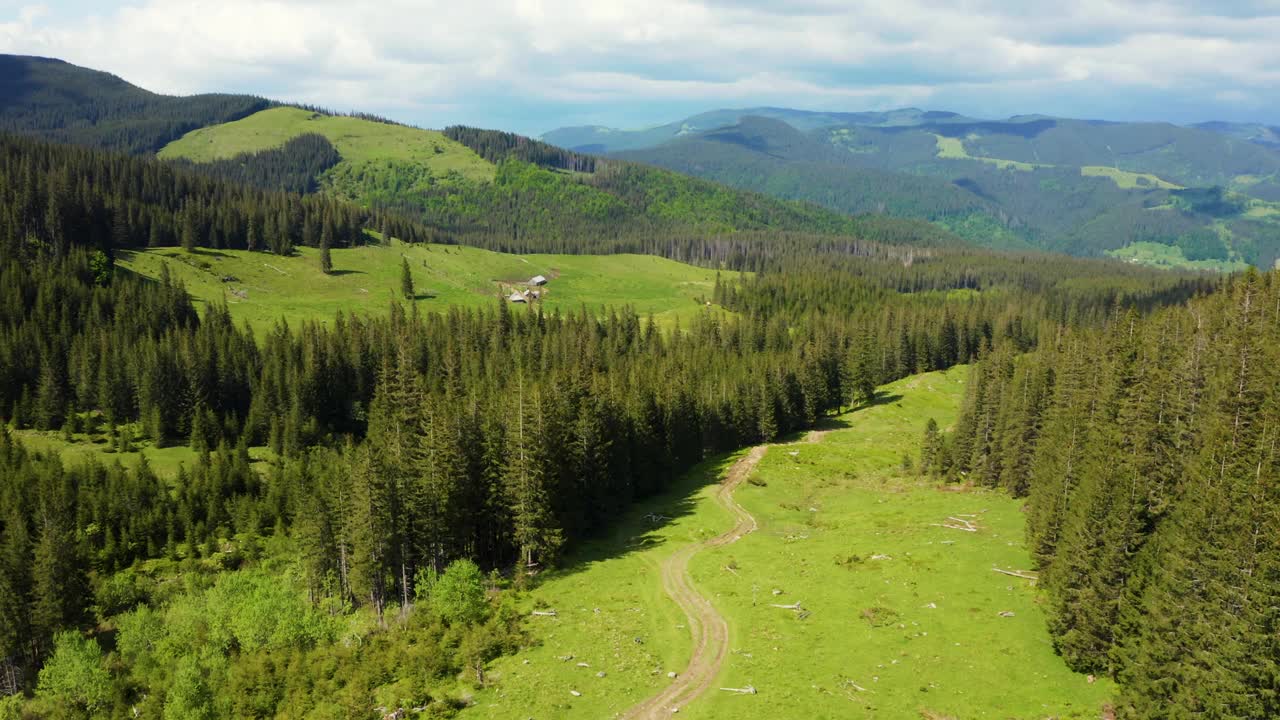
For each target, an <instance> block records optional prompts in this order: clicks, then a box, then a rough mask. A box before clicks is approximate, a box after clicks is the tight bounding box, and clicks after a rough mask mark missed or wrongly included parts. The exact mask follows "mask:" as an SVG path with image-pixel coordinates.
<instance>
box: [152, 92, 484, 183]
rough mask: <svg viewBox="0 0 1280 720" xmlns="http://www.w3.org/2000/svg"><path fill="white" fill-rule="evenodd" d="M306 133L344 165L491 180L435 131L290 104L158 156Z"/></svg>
mask: <svg viewBox="0 0 1280 720" xmlns="http://www.w3.org/2000/svg"><path fill="white" fill-rule="evenodd" d="M308 133H315V134H318V135H323V136H324V137H325V138H327V139H328V140H329V142H331V143H333V146H334V147H335V148H336V149H337V150H338V153H339V154H341V155H342V162H343V163H345V164H349V165H364V164H367V163H370V162H374V161H395V162H402V163H413V164H415V165H418V166H421V167H425V168H427V169H429V170H430V171H431V174H432V175H434V176H438V177H444V176H447V175H448V174H449V173H457V174H458V175H459V176H461V177H463V178H466V179H468V180H492V179H493V172H494V168H493V165H492V164H490V163H487V162H485V161H484V160H482V159H481V158H480V156H479V155H476V154H475V153H474V152H472V151H471V150H470V149H469V148H467V147H466V146H464V145H461V144H459V143H457V142H454V141H453V140H450V139H449V138H447V137H445V136H444V134H442V133H440V132H437V131H435V130H422V129H420V128H413V127H407V126H404V125H393V124H390V123H381V122H376V121H373V120H366V119H363V118H356V117H343V116H335V115H323V114H320V113H316V112H312V111H310V110H302V109H300V108H294V107H277V108H271V109H269V110H263V111H262V112H259V113H255V114H253V115H250V116H249V117H246V118H244V119H241V120H237V121H235V122H230V123H225V124H222V125H214V126H211V127H205V128H200V129H198V130H193V131H192V132H190V133H187V134H186V135H184V136H183V137H181V138H180V139H178V140H175V141H174V142H172V143H170V144H169V145H168V146H166V147H165V148H164V149H163V150H161V151H160V152H159V153H158V155H159V157H161V158H186V159H188V160H193V161H195V162H210V161H213V160H222V159H226V158H231V157H235V156H236V155H240V154H243V153H253V152H259V151H262V150H268V149H271V148H277V147H280V146H282V145H284V144H285V143H286V142H287V141H289V140H291V139H293V138H295V137H298V136H299V135H305V134H308Z"/></svg>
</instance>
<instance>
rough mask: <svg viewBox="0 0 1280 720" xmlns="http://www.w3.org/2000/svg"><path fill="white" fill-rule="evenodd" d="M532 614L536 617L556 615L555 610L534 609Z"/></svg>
mask: <svg viewBox="0 0 1280 720" xmlns="http://www.w3.org/2000/svg"><path fill="white" fill-rule="evenodd" d="M530 614H531V615H533V616H535V617H556V611H555V610H534V611H533V612H532V613H530Z"/></svg>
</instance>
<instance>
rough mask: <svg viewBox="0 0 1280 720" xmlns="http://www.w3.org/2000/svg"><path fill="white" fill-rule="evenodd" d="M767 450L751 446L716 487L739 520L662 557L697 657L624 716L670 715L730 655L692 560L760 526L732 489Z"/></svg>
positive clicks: (720, 619) (644, 719)
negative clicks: (691, 569) (694, 575)
mask: <svg viewBox="0 0 1280 720" xmlns="http://www.w3.org/2000/svg"><path fill="white" fill-rule="evenodd" d="M766 450H768V446H767V445H760V446H758V447H754V448H752V449H751V450H750V452H748V453H747V454H746V455H745V456H744V457H743V458H742V459H741V460H739V461H738V462H736V463H734V464H733V467H731V468H729V473H728V474H727V475H726V476H725V479H724V482H722V483H721V484H720V487H719V489H718V490H717V491H716V501H717V502H719V503H720V504H721V505H723V506H724V508H725V509H727V510H728V511H729V512H730V513H732V514H733V516H734V519H735V520H736V522H735V523H734V526H733V528H732V529H731V530H729V531H728V532H726V533H724V534H722V535H717V536H716V537H713V538H711V539H710V540H706V541H704V542H701V543H692V544H690V545H686V546H685V547H682V548H680V549H679V550H677V551H676V552H675V554H673V555H672V556H671V557H669V558H667V559H666V560H665V561H663V563H662V566H661V571H662V586H663V588H664V589H665V590H666V591H667V594H668V595H670V596H671V599H673V600H675V601H676V604H677V605H679V606H680V609H682V610H684V614H685V615H686V616H687V624H688V627H689V630H690V632H691V633H692V634H693V657H692V658H690V660H689V667H687V668H685V669H684V672H682V673H680V674H679V675H677V676H676V678H675V679H674V680H672V681H671V684H670V685H668V686H667V687H665V688H663V690H662V692H659V693H658V694H657V695H654V696H653V697H651V698H649V699H648V700H645V701H644V702H642V703H640V704H638V705H636V706H635V707H633V708H631V709H630V710H628V711H627V712H626V713H624V714H623V715H621V717H622V718H624V720H649V719H650V718H669V717H671V714H672V711H673V709H675V708H680V707H683V706H684V705H686V704H688V703H689V702H692V701H693V700H694V699H696V698H697V697H698V696H699V695H701V694H703V693H704V692H706V691H707V690H708V689H709V688H710V687H711V683H712V681H713V680H715V677H716V675H717V674H719V672H720V668H721V667H723V665H724V659H725V656H727V655H728V653H729V625H728V624H727V623H726V622H725V619H724V616H723V615H721V614H720V613H718V612H716V609H715V607H713V606H712V605H711V601H709V600H707V599H706V598H705V597H703V596H702V595H701V594H699V593H698V591H697V590H696V589H695V588H694V587H693V579H692V578H691V577H689V560H690V558H692V557H693V556H694V555H696V554H697V553H698V551H700V550H702V549H704V548H709V547H720V546H723V545H728V544H729V543H732V542H734V541H736V540H737V539H738V538H740V537H742V536H743V535H746V534H747V533H749V532H752V531H754V530H755V529H756V527H757V525H756V519H755V518H754V517H752V515H751V513H749V512H747V511H746V510H745V509H743V507H742V506H741V505H739V504H738V503H736V502H734V500H733V491H734V490H735V489H736V488H737V487H738V486H739V485H741V484H742V483H743V482H744V481H745V480H746V479H747V477H748V476H749V475H751V472H752V471H753V470H755V467H756V464H757V463H759V462H760V458H762V457H764V454H765V451H766Z"/></svg>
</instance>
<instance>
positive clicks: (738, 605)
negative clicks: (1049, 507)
mask: <svg viewBox="0 0 1280 720" xmlns="http://www.w3.org/2000/svg"><path fill="white" fill-rule="evenodd" d="M966 374H967V370H966V369H964V368H956V369H953V370H951V371H949V372H947V373H933V374H926V375H919V376H915V377H911V378H908V379H906V380H902V381H899V382H897V383H894V384H892V385H889V386H887V387H885V388H883V389H882V393H883V396H882V398H881V399H880V400H878V401H877V402H876V403H875V404H874V405H872V406H870V407H864V408H861V409H858V410H855V411H853V412H850V413H847V414H844V415H840V416H837V417H835V418H833V419H831V420H829V421H828V422H827V424H826V426H825V428H826V429H824V430H822V431H819V432H818V433H815V434H814V435H813V436H811V437H809V438H807V441H805V440H796V441H793V442H788V443H779V444H774V445H770V446H769V447H768V449H767V452H766V453H765V454H764V456H763V459H762V460H761V461H760V462H759V464H758V465H757V466H755V469H754V472H753V473H752V474H751V475H750V476H749V477H748V478H747V480H746V482H745V483H744V484H742V485H740V486H739V487H738V488H737V490H736V491H735V493H734V495H735V500H736V501H737V502H738V503H740V504H741V505H742V507H744V508H745V509H746V510H747V511H748V512H749V513H751V514H752V515H753V516H754V517H755V519H756V521H757V522H758V525H759V527H758V529H757V530H755V531H754V532H751V533H750V534H748V535H746V536H745V537H743V538H742V539H741V540H739V541H737V542H736V543H733V544H731V545H727V546H724V547H719V548H708V549H704V550H702V551H701V552H699V553H698V554H696V555H694V556H693V560H692V563H691V567H690V570H691V573H692V577H693V581H694V585H695V587H696V589H697V590H698V591H699V592H701V593H702V594H703V595H705V596H707V597H708V598H710V600H711V603H712V605H713V606H714V607H715V609H716V611H717V612H719V613H722V614H723V615H724V617H725V618H726V620H727V621H728V626H729V647H728V648H727V653H726V654H725V655H724V660H723V665H722V666H721V667H720V668H718V671H717V672H716V673H715V675H714V681H713V682H711V685H710V688H709V689H708V690H707V691H706V692H705V694H704V695H702V696H701V697H700V698H699V699H697V700H696V701H694V702H692V703H689V704H688V705H687V706H680V707H679V712H680V717H685V716H686V715H687V716H689V717H694V718H715V717H730V716H732V717H735V718H778V717H793V716H795V714H796V713H797V712H798V709H799V708H803V709H804V710H803V714H804V715H805V716H806V717H831V718H835V717H841V718H862V717H866V718H873V717H903V718H906V717H930V718H942V717H964V718H983V717H991V718H1002V719H1003V718H1020V719H1025V720H1032V719H1035V718H1043V717H1059V718H1080V719H1081V720H1083V719H1085V718H1096V717H1097V716H1098V714H1099V712H1100V711H1101V708H1102V706H1103V704H1104V703H1105V702H1106V701H1107V699H1108V696H1109V694H1110V693H1111V691H1112V685H1111V683H1109V682H1107V681H1102V682H1098V683H1093V682H1092V681H1090V680H1089V679H1087V678H1086V677H1085V676H1084V675H1080V674H1076V673H1072V672H1070V671H1069V670H1068V669H1067V668H1066V667H1065V665H1064V664H1063V662H1062V660H1061V659H1060V658H1058V657H1056V656H1055V654H1054V652H1053V650H1052V648H1051V647H1050V646H1049V644H1048V643H1047V642H1045V639H1044V637H1043V632H1044V630H1043V628H1044V622H1045V619H1044V613H1043V610H1042V609H1041V607H1040V605H1039V603H1038V601H1037V594H1036V591H1035V584H1034V582H1030V581H1028V580H1025V579H1022V578H1018V577H1013V576H1010V575H1006V574H1001V573H998V572H993V570H994V569H1001V570H1010V571H1013V572H1015V573H1017V572H1020V571H1024V570H1026V568H1028V567H1030V558H1029V555H1028V552H1027V549H1026V547H1025V545H1024V543H1023V529H1022V528H1023V522H1024V521H1023V509H1022V504H1021V503H1020V502H1018V501H1015V500H1012V499H1010V498H1008V497H1006V496H1002V495H1000V494H998V493H996V492H993V491H986V490H979V489H972V488H954V487H952V488H944V487H940V486H938V485H937V484H936V482H934V481H930V480H924V479H921V478H920V477H918V476H917V475H916V472H915V470H913V469H910V468H908V469H904V465H903V458H904V456H905V457H909V458H913V459H914V460H918V459H919V455H918V453H919V443H920V437H921V433H922V431H923V428H924V426H925V423H926V421H927V420H929V419H930V418H932V419H934V420H936V421H938V422H939V424H941V425H944V426H945V425H949V424H951V423H952V422H953V421H954V420H955V418H956V415H957V412H958V410H959V402H960V397H961V395H962V392H963V387H964V379H965V376H966ZM737 457H738V456H733V457H728V458H716V459H714V460H711V461H708V462H707V463H706V464H704V465H703V466H701V467H700V468H698V469H696V470H694V471H693V472H692V473H690V474H689V475H688V476H687V477H686V478H685V479H684V480H682V481H681V482H680V483H678V484H677V485H676V486H675V487H673V488H672V490H671V491H670V492H669V493H668V494H666V495H664V496H662V497H659V498H655V499H654V500H652V501H647V502H645V503H642V504H641V505H640V506H638V507H637V508H636V509H635V510H633V511H632V512H631V513H630V514H628V516H627V517H626V518H625V519H624V520H623V521H621V522H620V523H619V524H618V526H617V527H616V528H615V529H614V530H613V531H612V532H611V534H610V536H609V537H608V538H607V539H604V540H601V541H598V542H593V543H588V544H586V545H584V547H583V548H581V549H580V550H579V551H578V552H577V553H575V555H574V556H573V557H571V558H570V560H569V562H568V564H567V565H566V567H565V568H564V569H563V570H558V571H556V572H554V573H552V574H550V575H548V576H546V577H544V579H543V580H542V581H541V582H540V584H539V587H538V588H537V589H536V590H535V591H533V592H532V593H531V594H530V596H529V598H528V600H527V602H528V603H529V604H528V608H529V609H530V610H539V611H542V612H544V613H549V612H551V611H554V612H555V615H554V616H549V615H545V614H544V615H543V616H534V617H531V618H530V621H529V627H530V631H531V632H532V633H533V636H534V642H533V644H532V646H531V647H530V649H528V650H524V651H522V652H520V653H517V654H515V655H512V656H510V657H508V658H503V659H502V660H500V661H499V662H497V663H495V665H494V667H493V668H492V670H491V671H490V672H491V676H492V677H493V678H494V679H495V683H496V684H495V688H494V689H493V690H488V691H485V692H482V693H480V694H478V695H477V696H476V697H475V699H474V704H473V705H472V707H471V708H469V709H468V710H466V711H465V712H464V713H463V714H462V716H461V717H464V718H467V717H475V718H503V717H513V716H520V717H526V716H531V717H562V718H578V717H581V718H598V717H614V716H617V715H618V714H619V713H622V712H623V711H625V710H627V709H628V708H629V707H631V706H632V705H635V704H636V703H638V702H639V701H641V700H642V699H644V698H645V697H647V696H648V695H650V694H653V693H656V692H658V691H659V690H660V689H661V688H663V687H664V686H666V685H668V684H671V683H672V682H673V680H672V679H671V678H669V677H668V672H670V671H679V672H684V668H685V665H686V664H687V663H688V658H689V655H690V652H691V638H690V634H691V627H690V626H689V625H688V620H686V619H685V618H684V616H683V614H682V613H681V612H680V611H679V609H678V608H676V607H675V605H674V604H673V603H672V602H671V600H670V599H669V598H668V597H667V596H666V595H665V594H664V593H663V592H661V587H662V583H661V578H660V569H661V568H662V567H663V565H664V563H665V562H666V560H667V559H668V558H670V557H671V556H672V554H673V553H675V552H676V551H678V550H680V549H681V548H682V547H684V546H687V545H688V544H691V543H692V544H698V543H701V542H703V541H704V540H706V539H707V538H709V537H712V536H714V535H716V534H717V533H719V532H721V531H722V530H723V529H724V528H727V527H728V525H729V517H728V515H727V514H726V513H725V511H724V510H723V509H722V508H721V507H720V506H719V505H718V503H717V502H716V500H715V495H716V490H717V487H718V486H717V482H718V481H719V480H722V479H723V478H724V474H725V472H726V471H727V470H728V469H729V467H730V465H731V464H732V463H733V461H734V460H736V459H737ZM654 517H670V518H672V519H671V520H670V521H662V522H659V523H658V524H656V525H655V524H654V522H653V518H654ZM957 517H958V518H968V519H970V520H969V522H971V523H972V524H973V526H974V527H976V528H977V531H976V532H964V531H957V530H954V529H951V528H949V527H947V526H948V525H957V524H958V523H957V522H956V521H954V520H950V519H949V518H957ZM961 527H963V526H961ZM793 605H795V606H797V607H798V608H799V609H795V608H792V607H790V606H793ZM721 688H753V689H754V690H755V691H756V692H755V693H749V694H740V693H735V692H732V691H731V690H723V689H721ZM571 691H574V692H577V693H579V695H573V694H571ZM670 709H671V708H669V709H668V713H667V714H669V711H670ZM644 717H647V715H645V716H644Z"/></svg>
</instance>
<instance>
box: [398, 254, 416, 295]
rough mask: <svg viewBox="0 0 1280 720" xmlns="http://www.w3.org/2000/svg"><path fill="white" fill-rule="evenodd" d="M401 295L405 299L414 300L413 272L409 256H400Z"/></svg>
mask: <svg viewBox="0 0 1280 720" xmlns="http://www.w3.org/2000/svg"><path fill="white" fill-rule="evenodd" d="M400 296H401V297H403V298H404V299H405V300H413V299H414V297H415V293H414V289H413V273H412V272H411V271H410V270H409V258H407V257H402V258H400Z"/></svg>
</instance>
